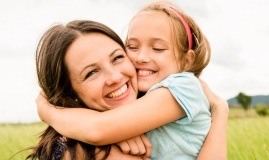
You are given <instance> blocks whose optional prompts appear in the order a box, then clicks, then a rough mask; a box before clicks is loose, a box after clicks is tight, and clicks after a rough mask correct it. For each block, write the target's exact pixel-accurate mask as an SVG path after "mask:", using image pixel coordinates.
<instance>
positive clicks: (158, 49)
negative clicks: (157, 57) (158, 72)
mask: <svg viewBox="0 0 269 160" xmlns="http://www.w3.org/2000/svg"><path fill="white" fill-rule="evenodd" d="M152 49H153V50H154V51H156V52H162V51H164V50H165V49H163V48H152Z"/></svg>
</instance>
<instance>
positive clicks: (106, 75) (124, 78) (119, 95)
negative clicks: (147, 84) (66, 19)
mask: <svg viewBox="0 0 269 160" xmlns="http://www.w3.org/2000/svg"><path fill="white" fill-rule="evenodd" d="M65 63H66V65H67V68H68V71H69V77H70V81H71V84H72V87H73V89H74V90H75V92H76V93H77V96H78V97H79V98H80V99H81V100H82V101H83V102H84V103H85V104H86V105H87V106H88V107H89V108H92V109H95V110H98V111H105V110H108V109H112V108H115V107H118V106H120V105H122V104H126V103H129V102H131V101H133V100H135V99H136V96H137V77H136V73H135V68H134V66H133V64H132V63H131V61H130V60H129V59H128V57H127V56H126V54H125V51H124V50H123V49H122V47H121V46H120V45H119V44H118V43H116V42H115V41H113V40H112V39H110V38H109V37H107V36H105V35H103V34H99V33H91V34H87V35H81V36H79V37H78V38H77V39H76V40H75V41H74V42H73V43H72V45H71V46H70V47H69V49H68V51H67V53H66V56H65Z"/></svg>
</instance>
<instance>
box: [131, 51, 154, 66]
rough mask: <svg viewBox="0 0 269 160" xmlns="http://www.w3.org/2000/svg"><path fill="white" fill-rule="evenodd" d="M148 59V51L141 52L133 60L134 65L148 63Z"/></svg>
mask: <svg viewBox="0 0 269 160" xmlns="http://www.w3.org/2000/svg"><path fill="white" fill-rule="evenodd" d="M150 60H151V59H150V57H149V55H148V51H146V50H145V49H143V50H141V51H140V52H139V53H138V55H137V56H136V58H135V61H136V63H138V64H145V63H149V62H150Z"/></svg>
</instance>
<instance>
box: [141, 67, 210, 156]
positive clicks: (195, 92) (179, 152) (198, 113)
mask: <svg viewBox="0 0 269 160" xmlns="http://www.w3.org/2000/svg"><path fill="white" fill-rule="evenodd" d="M160 87H165V88H168V89H169V91H170V92H171V94H172V95H173V97H174V98H175V99H176V101H177V102H178V103H179V105H180V106H181V107H182V108H183V109H184V111H185V112H186V115H187V116H186V117H184V118H182V119H178V120H176V121H174V122H171V123H169V124H166V125H164V126H161V127H158V128H156V129H154V130H151V131H149V132H148V133H147V134H146V135H147V137H148V138H149V140H150V141H151V143H152V146H153V151H152V154H151V159H152V160H194V159H196V157H197V156H198V154H199V151H200V149H201V147H202V145H203V142H204V140H205V138H206V135H207V133H208V131H209V129H210V126H211V113H210V111H209V109H210V106H209V103H208V101H207V99H206V97H205V95H204V92H203V89H202V87H201V84H200V82H199V80H198V79H197V78H196V77H195V76H194V74H193V73H189V72H183V73H178V74H172V75H170V76H168V77H167V78H166V79H164V80H163V81H161V82H160V83H158V84H155V85H154V86H152V87H151V88H150V89H149V91H148V92H150V91H152V90H154V89H157V88H160ZM180 106H179V107H180Z"/></svg>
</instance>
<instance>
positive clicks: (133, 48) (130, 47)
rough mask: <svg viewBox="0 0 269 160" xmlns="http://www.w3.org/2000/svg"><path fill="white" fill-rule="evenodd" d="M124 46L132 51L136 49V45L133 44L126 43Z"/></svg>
mask: <svg viewBox="0 0 269 160" xmlns="http://www.w3.org/2000/svg"><path fill="white" fill-rule="evenodd" d="M126 48H127V49H129V50H131V51H134V52H135V51H137V50H138V46H134V45H128V46H127V47H126Z"/></svg>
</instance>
